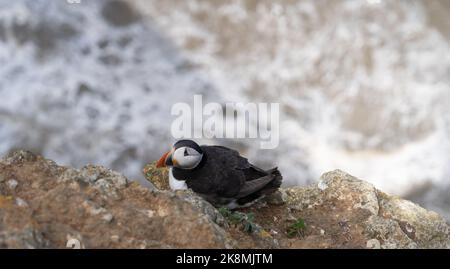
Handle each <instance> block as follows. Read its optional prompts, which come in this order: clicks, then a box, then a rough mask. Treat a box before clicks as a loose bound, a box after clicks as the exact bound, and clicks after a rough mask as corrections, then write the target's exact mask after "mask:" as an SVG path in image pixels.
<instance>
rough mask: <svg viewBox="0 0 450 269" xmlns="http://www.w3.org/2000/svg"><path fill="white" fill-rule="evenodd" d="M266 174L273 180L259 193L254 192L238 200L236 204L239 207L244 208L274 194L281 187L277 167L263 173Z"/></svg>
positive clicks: (280, 176)
mask: <svg viewBox="0 0 450 269" xmlns="http://www.w3.org/2000/svg"><path fill="white" fill-rule="evenodd" d="M265 172H266V173H267V174H269V175H272V176H273V179H272V181H270V182H269V183H267V185H265V186H264V187H263V188H262V189H260V190H259V191H256V192H254V193H252V194H250V195H247V196H245V197H242V198H240V199H239V200H238V201H237V203H238V204H239V205H240V206H246V205H247V204H249V203H251V202H253V201H255V200H257V199H259V198H261V197H263V196H264V195H268V194H271V193H274V192H275V191H276V190H278V188H279V187H280V186H281V182H282V180H283V176H282V175H281V173H280V171H278V167H275V168H273V169H270V170H267V171H265Z"/></svg>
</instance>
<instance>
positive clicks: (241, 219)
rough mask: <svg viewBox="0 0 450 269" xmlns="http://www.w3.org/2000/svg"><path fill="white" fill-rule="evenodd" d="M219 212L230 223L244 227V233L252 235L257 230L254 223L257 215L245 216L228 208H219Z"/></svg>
mask: <svg viewBox="0 0 450 269" xmlns="http://www.w3.org/2000/svg"><path fill="white" fill-rule="evenodd" d="M219 212H220V214H222V216H224V217H225V218H226V219H227V220H228V222H229V223H231V224H233V225H236V226H237V225H242V229H243V230H244V232H247V233H251V232H253V231H255V229H256V224H255V223H254V219H255V215H254V214H253V213H248V214H245V213H241V212H238V211H231V210H230V209H228V208H226V207H221V208H219Z"/></svg>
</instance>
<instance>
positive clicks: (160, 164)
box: [156, 149, 173, 168]
mask: <svg viewBox="0 0 450 269" xmlns="http://www.w3.org/2000/svg"><path fill="white" fill-rule="evenodd" d="M172 153H173V149H171V150H170V151H168V152H166V153H165V154H164V155H163V156H162V157H161V158H160V159H159V160H158V162H157V163H156V167H157V168H161V167H166V160H167V157H168V156H170V155H171V154H172Z"/></svg>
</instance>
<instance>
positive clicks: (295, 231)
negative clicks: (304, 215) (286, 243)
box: [287, 218, 306, 237]
mask: <svg viewBox="0 0 450 269" xmlns="http://www.w3.org/2000/svg"><path fill="white" fill-rule="evenodd" d="M305 229H306V225H305V221H304V220H303V219H301V218H299V219H297V221H295V222H294V223H293V224H291V225H290V226H289V227H288V229H287V235H288V236H289V237H294V236H303V235H304V234H305Z"/></svg>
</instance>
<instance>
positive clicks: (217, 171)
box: [156, 139, 282, 209]
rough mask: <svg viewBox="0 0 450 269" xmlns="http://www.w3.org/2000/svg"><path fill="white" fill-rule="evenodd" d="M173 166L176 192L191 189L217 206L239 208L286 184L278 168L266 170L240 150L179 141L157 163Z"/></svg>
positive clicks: (172, 183)
mask: <svg viewBox="0 0 450 269" xmlns="http://www.w3.org/2000/svg"><path fill="white" fill-rule="evenodd" d="M156 167H158V168H160V167H169V185H170V188H171V189H172V190H180V189H191V190H192V191H194V192H195V193H197V194H198V195H199V196H201V197H203V198H204V199H205V200H206V201H208V202H209V203H211V204H212V205H213V206H215V207H226V208H229V209H235V208H240V207H246V206H249V205H251V204H253V203H254V202H255V201H257V200H259V199H261V198H262V197H264V196H266V195H268V194H271V193H273V192H275V191H276V190H277V189H278V188H279V187H280V186H281V182H282V176H281V173H280V171H278V168H277V167H275V168H272V169H269V170H263V169H261V168H258V167H256V166H255V165H253V164H251V163H249V162H248V160H247V159H246V158H244V157H242V156H241V155H240V154H239V152H238V151H236V150H233V149H230V148H227V147H223V146H210V145H202V146H199V145H198V144H197V143H196V142H194V141H192V140H187V139H186V140H179V141H177V142H176V143H175V144H174V145H173V146H172V148H171V150H169V151H168V152H167V153H165V154H164V155H163V156H162V157H161V158H160V159H159V160H158V162H157V163H156Z"/></svg>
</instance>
